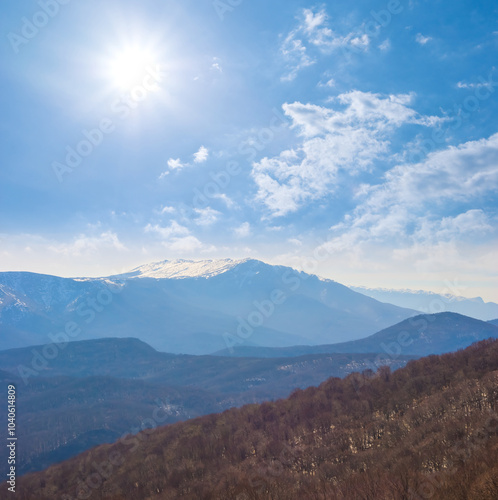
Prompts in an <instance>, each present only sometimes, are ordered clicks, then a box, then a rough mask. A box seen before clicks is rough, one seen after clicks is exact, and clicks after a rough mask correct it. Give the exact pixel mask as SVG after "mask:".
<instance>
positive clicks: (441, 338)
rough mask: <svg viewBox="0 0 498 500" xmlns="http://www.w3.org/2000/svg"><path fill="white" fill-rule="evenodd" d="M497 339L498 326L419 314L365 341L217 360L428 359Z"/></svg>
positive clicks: (236, 352) (248, 350)
mask: <svg viewBox="0 0 498 500" xmlns="http://www.w3.org/2000/svg"><path fill="white" fill-rule="evenodd" d="M488 338H498V326H495V325H494V324H492V322H485V321H480V320H478V319H474V318H469V317H467V316H463V315H461V314H456V313H439V314H421V315H419V316H414V317H413V318H409V319H407V320H404V321H402V322H401V323H398V324H396V325H393V326H390V327H388V328H386V329H384V330H382V331H380V332H377V333H375V334H374V335H371V336H369V337H367V338H364V339H359V340H354V341H352V342H342V343H338V344H329V345H320V346H292V347H286V348H268V347H252V346H236V347H233V348H231V349H224V350H222V351H219V352H217V353H215V354H217V355H219V356H236V357H237V356H242V357H244V356H257V357H267V358H271V357H285V356H302V355H304V354H318V353H346V352H347V353H353V352H356V353H358V352H375V353H383V354H387V355H389V356H391V357H393V358H396V357H397V356H399V355H401V354H403V355H410V356H428V355H429V354H443V353H446V352H452V351H456V350H458V349H464V348H465V347H468V346H469V345H471V344H472V343H474V342H477V341H479V340H485V339H488Z"/></svg>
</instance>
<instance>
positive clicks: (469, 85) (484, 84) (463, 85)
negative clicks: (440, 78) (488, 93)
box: [457, 80, 493, 90]
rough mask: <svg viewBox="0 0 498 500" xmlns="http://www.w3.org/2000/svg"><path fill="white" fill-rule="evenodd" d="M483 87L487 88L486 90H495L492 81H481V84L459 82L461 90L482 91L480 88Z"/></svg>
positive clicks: (458, 86) (458, 85)
mask: <svg viewBox="0 0 498 500" xmlns="http://www.w3.org/2000/svg"><path fill="white" fill-rule="evenodd" d="M483 87H486V88H493V84H492V82H491V81H489V82H487V81H484V80H483V81H481V82H478V83H464V82H458V83H457V88H459V89H471V90H474V89H480V88H483Z"/></svg>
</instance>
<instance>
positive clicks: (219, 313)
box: [0, 259, 415, 354]
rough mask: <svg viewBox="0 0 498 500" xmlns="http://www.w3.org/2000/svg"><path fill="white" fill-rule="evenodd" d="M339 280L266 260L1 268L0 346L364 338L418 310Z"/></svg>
mask: <svg viewBox="0 0 498 500" xmlns="http://www.w3.org/2000/svg"><path fill="white" fill-rule="evenodd" d="M414 314H415V312H414V311H411V310H409V309H403V308H399V307H396V306H393V305H391V304H383V303H381V302H378V301H376V300H374V299H372V298H370V297H366V296H364V295H361V294H359V293H356V292H354V291H352V290H350V289H349V288H347V287H345V286H343V285H340V284H339V283H336V282H334V281H331V280H322V279H319V278H318V277H317V276H314V275H310V274H306V273H302V272H298V271H295V270H294V269H291V268H289V267H283V266H271V265H268V264H265V263H263V262H260V261H257V260H242V261H232V260H229V259H226V260H221V261H200V262H194V261H165V262H158V263H154V264H149V265H146V266H141V267H140V268H137V269H135V270H133V271H131V272H130V273H126V274H123V275H119V276H112V277H109V278H99V279H94V278H79V279H69V278H57V277H54V276H44V275H39V274H33V273H0V329H1V331H2V334H1V335H0V349H9V348H14V347H26V346H29V345H35V344H41V343H45V342H51V341H52V339H53V337H54V336H64V335H65V336H68V335H69V336H70V337H71V339H72V340H84V339H92V338H102V337H139V338H140V339H141V340H143V341H145V342H147V343H148V344H150V345H151V346H153V347H154V348H156V349H159V350H161V351H164V352H173V353H185V354H209V353H212V352H214V351H218V350H221V349H224V348H225V347H227V346H229V345H238V344H246V345H260V346H267V347H285V346H292V345H299V344H307V345H315V344H325V343H331V342H340V341H344V340H352V339H357V338H362V337H364V336H366V335H370V334H372V333H375V332H376V331H378V330H380V329H381V328H385V327H387V326H389V325H392V324H394V323H397V322H399V321H401V320H403V319H405V318H408V317H410V316H412V315H414Z"/></svg>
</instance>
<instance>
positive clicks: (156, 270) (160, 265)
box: [120, 259, 250, 279]
mask: <svg viewBox="0 0 498 500" xmlns="http://www.w3.org/2000/svg"><path fill="white" fill-rule="evenodd" d="M248 260H250V259H241V260H232V259H219V260H198V261H196V260H184V259H178V260H164V261H161V262H153V263H151V264H145V265H143V266H139V267H137V268H135V269H133V270H132V271H131V272H129V273H126V274H122V275H120V277H122V278H157V279H165V278H167V279H183V278H211V277H213V276H217V275H218V274H223V273H225V272H227V271H229V270H230V269H232V268H234V267H235V266H237V265H239V264H241V263H243V262H246V261H248Z"/></svg>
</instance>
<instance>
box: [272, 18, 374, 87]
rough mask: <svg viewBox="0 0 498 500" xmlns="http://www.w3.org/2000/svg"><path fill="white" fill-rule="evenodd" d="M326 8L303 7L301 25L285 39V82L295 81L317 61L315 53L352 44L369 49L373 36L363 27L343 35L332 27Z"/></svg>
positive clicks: (355, 47)
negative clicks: (299, 74) (362, 29)
mask: <svg viewBox="0 0 498 500" xmlns="http://www.w3.org/2000/svg"><path fill="white" fill-rule="evenodd" d="M328 19H329V18H328V15H327V13H326V12H325V9H320V10H316V9H303V10H302V11H301V15H300V17H299V24H298V26H297V27H296V28H294V29H293V30H292V31H290V32H289V33H288V34H287V35H286V36H285V37H284V39H283V41H282V44H281V47H280V53H281V54H282V56H283V58H284V61H285V62H286V65H287V72H286V74H285V75H283V76H282V80H283V81H292V80H294V79H295V78H296V76H297V75H298V73H299V72H300V71H301V70H302V69H304V68H306V67H308V66H311V65H313V64H315V63H316V62H317V57H316V54H312V52H313V50H317V51H318V53H325V54H329V53H331V52H333V51H334V50H336V49H339V48H344V47H347V46H350V47H352V48H354V49H356V50H364V51H366V50H367V49H368V47H369V46H370V37H369V36H368V35H367V34H366V33H364V32H361V30H357V31H351V32H349V33H347V34H345V35H340V34H338V33H337V32H335V31H333V30H332V29H331V28H330V27H329V22H328Z"/></svg>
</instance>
